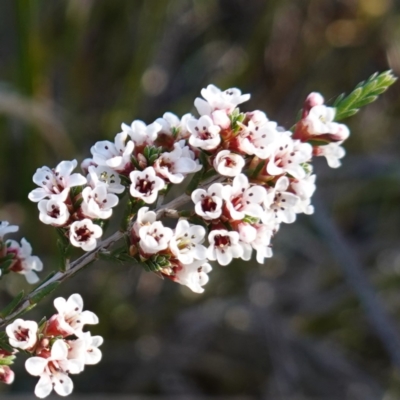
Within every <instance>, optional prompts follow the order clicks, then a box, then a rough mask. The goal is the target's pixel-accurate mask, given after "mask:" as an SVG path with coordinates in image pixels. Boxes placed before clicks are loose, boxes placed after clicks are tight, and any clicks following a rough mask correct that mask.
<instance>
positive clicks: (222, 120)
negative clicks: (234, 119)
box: [212, 110, 231, 129]
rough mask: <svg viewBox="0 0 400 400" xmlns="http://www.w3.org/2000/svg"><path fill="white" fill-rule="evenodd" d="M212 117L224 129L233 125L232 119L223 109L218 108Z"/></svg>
mask: <svg viewBox="0 0 400 400" xmlns="http://www.w3.org/2000/svg"><path fill="white" fill-rule="evenodd" d="M212 119H213V122H214V124H215V125H219V126H220V127H221V128H222V129H227V128H229V127H230V126H231V120H230V119H229V117H228V116H227V115H226V112H225V111H223V110H217V111H214V112H213V113H212Z"/></svg>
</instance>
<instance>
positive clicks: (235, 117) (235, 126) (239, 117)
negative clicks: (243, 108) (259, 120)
mask: <svg viewBox="0 0 400 400" xmlns="http://www.w3.org/2000/svg"><path fill="white" fill-rule="evenodd" d="M245 118H246V115H245V114H244V113H241V112H239V110H238V109H236V110H234V111H233V113H232V114H230V115H229V119H230V120H231V128H232V130H233V132H235V133H238V132H239V131H240V129H241V123H242V122H243V121H244V120H245Z"/></svg>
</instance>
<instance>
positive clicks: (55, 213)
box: [38, 191, 69, 226]
mask: <svg viewBox="0 0 400 400" xmlns="http://www.w3.org/2000/svg"><path fill="white" fill-rule="evenodd" d="M64 192H65V191H64ZM64 192H63V193H64ZM67 194H68V193H67ZM59 196H60V195H58V196H56V195H55V196H53V198H52V199H50V200H41V201H39V203H38V209H39V212H40V214H39V219H40V221H42V222H43V223H44V224H47V225H53V226H63V225H65V224H66V223H67V221H68V219H69V211H68V207H67V205H66V204H65V203H64V201H65V199H62V197H61V198H59Z"/></svg>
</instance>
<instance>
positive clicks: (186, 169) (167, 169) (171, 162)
mask: <svg viewBox="0 0 400 400" xmlns="http://www.w3.org/2000/svg"><path fill="white" fill-rule="evenodd" d="M183 154H184V152H183V149H182V147H181V145H180V143H175V144H174V150H173V151H172V152H170V153H162V154H161V155H160V157H159V158H158V159H157V160H156V161H155V163H154V169H155V171H156V172H157V173H158V174H159V175H161V176H162V177H164V178H165V179H167V180H169V181H170V182H171V183H175V184H177V183H181V182H182V181H183V180H184V179H185V177H186V176H187V175H188V174H191V173H193V172H197V171H199V169H201V166H200V165H199V164H198V162H196V161H194V160H193V159H192V158H190V157H185V156H184V155H183Z"/></svg>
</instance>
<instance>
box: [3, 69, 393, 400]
mask: <svg viewBox="0 0 400 400" xmlns="http://www.w3.org/2000/svg"><path fill="white" fill-rule="evenodd" d="M395 80H396V78H395V77H394V76H393V75H392V73H391V72H390V71H387V72H384V73H382V74H379V75H378V74H374V75H373V76H371V77H370V78H369V79H368V80H367V81H366V82H362V83H361V84H360V85H358V86H357V88H356V89H355V90H354V91H353V92H352V93H350V95H348V96H347V97H345V96H344V95H341V96H339V98H338V99H337V100H336V101H335V103H334V106H333V107H330V106H328V105H326V104H325V101H324V98H323V96H322V95H321V94H319V93H311V94H310V95H309V96H308V97H307V98H306V99H305V101H304V105H303V109H302V112H301V114H300V119H299V120H298V121H297V122H296V124H295V125H294V126H293V127H292V129H291V130H286V129H285V128H283V127H281V126H279V124H278V123H277V122H274V121H271V120H269V119H268V117H267V116H266V114H265V113H264V112H263V111H260V110H255V111H248V112H243V111H241V110H240V109H239V107H238V106H239V105H241V104H242V103H244V102H246V101H247V100H249V98H250V95H249V94H242V92H241V91H240V90H239V89H237V88H231V89H228V90H224V91H222V90H220V89H219V88H217V87H216V86H214V85H208V86H207V88H204V89H203V90H202V91H201V95H202V98H197V99H196V100H195V102H194V105H195V107H196V109H197V111H198V114H199V116H198V117H195V116H193V115H191V114H185V115H184V116H183V117H182V118H179V117H178V116H176V115H174V114H172V113H170V112H167V113H165V114H164V115H163V117H162V118H158V119H156V121H154V122H153V123H151V124H149V125H147V124H146V123H145V122H143V121H140V120H135V121H133V122H132V123H131V124H129V125H128V124H125V123H123V124H122V125H121V130H122V131H121V132H119V133H117V134H116V136H115V138H114V141H99V142H97V143H95V144H94V145H93V146H92V148H91V150H90V151H91V154H92V157H91V158H87V159H85V160H84V161H83V162H82V163H81V169H82V171H83V174H81V173H77V172H74V170H75V169H76V167H77V165H78V162H77V161H76V160H72V161H62V162H61V163H59V164H58V166H56V167H55V168H49V167H46V166H45V167H42V168H39V169H38V170H37V171H36V173H35V174H34V176H33V181H34V183H35V184H36V185H37V186H38V187H37V188H36V189H34V190H32V191H31V192H30V194H29V196H28V197H29V199H30V200H31V201H33V202H36V203H37V204H38V210H39V219H40V220H41V221H42V222H43V223H45V224H47V225H52V226H53V227H55V228H56V229H57V232H58V234H59V237H60V239H59V242H58V245H59V248H60V253H61V259H62V265H61V271H60V272H59V273H58V274H56V275H55V276H53V277H51V278H50V279H49V280H48V281H45V282H44V283H42V284H41V285H40V286H39V287H38V288H37V289H35V290H34V291H33V292H32V293H31V294H30V295H28V296H27V297H25V298H24V296H23V293H22V294H20V295H19V297H17V298H16V299H14V301H13V302H11V303H10V305H9V306H7V307H6V310H3V311H2V312H1V313H0V317H1V318H3V320H2V321H1V322H2V324H3V325H4V324H5V323H8V322H11V321H12V320H13V319H15V318H17V319H15V321H14V322H13V323H12V324H10V325H8V326H7V328H6V332H7V337H8V339H9V344H7V343H4V337H2V336H1V335H0V349H2V350H0V380H2V381H3V382H6V383H11V382H12V381H13V379H14V374H13V372H12V370H11V369H10V365H11V364H12V362H13V358H14V357H15V351H16V349H19V350H20V351H24V352H26V353H28V355H30V357H31V358H29V359H28V360H27V362H26V368H27V370H28V372H29V373H31V374H32V375H34V376H40V380H39V382H38V384H37V386H36V389H35V394H36V395H37V396H38V397H45V396H47V395H48V394H49V393H50V392H51V390H52V388H54V389H55V391H56V392H57V393H58V394H60V395H63V396H65V395H67V394H69V393H71V392H72V389H73V384H72V381H71V379H70V378H69V374H74V373H80V372H81V371H82V370H83V366H84V365H85V364H95V363H97V362H98V361H100V358H101V352H100V350H98V346H99V345H100V344H101V343H102V338H101V337H96V336H95V337H92V336H91V334H90V332H83V331H82V328H83V326H84V325H85V324H95V323H97V322H98V319H97V317H96V316H95V315H94V314H93V313H91V312H88V311H82V310H83V301H82V298H81V297H80V295H77V294H75V295H72V296H71V297H70V298H69V299H68V300H65V299H63V298H58V299H56V300H55V302H54V305H55V307H56V309H57V311H58V313H57V314H55V315H54V316H53V317H51V318H50V319H49V320H46V319H44V320H43V321H42V322H41V323H39V324H37V323H36V322H34V321H24V320H22V319H20V318H19V317H20V315H21V313H22V312H24V311H26V310H27V309H28V308H29V307H31V306H32V305H34V304H36V303H37V302H38V301H40V300H41V299H42V298H43V297H44V296H45V295H48V294H49V293H50V292H51V291H52V290H54V289H55V288H56V287H57V285H58V284H59V283H60V282H61V281H62V280H64V279H65V278H66V277H69V276H72V275H73V274H74V273H75V272H76V271H78V270H79V269H80V268H83V267H84V266H85V265H87V264H88V263H89V262H91V261H93V260H94V259H95V258H96V257H101V258H104V259H107V260H111V261H118V262H129V263H136V264H140V265H142V266H143V268H144V269H145V270H147V271H151V272H153V273H156V274H157V275H159V276H161V277H167V278H169V279H171V280H172V281H174V282H177V283H179V284H181V285H185V286H187V287H188V288H189V289H191V290H192V291H194V292H196V293H202V292H203V291H204V286H205V285H206V284H207V282H208V280H209V276H208V274H209V273H210V272H211V271H212V266H211V263H212V262H217V263H218V264H220V265H222V266H227V265H229V264H230V263H231V262H232V261H233V260H234V259H242V260H245V261H247V260H250V259H251V258H252V257H253V255H254V256H255V258H256V259H257V262H259V263H260V264H263V263H264V262H265V260H266V259H267V258H269V257H272V254H273V252H272V241H273V239H274V236H275V235H276V234H277V232H278V231H279V229H280V227H281V224H290V223H293V222H295V220H296V218H297V215H298V214H312V213H313V212H314V208H313V206H312V196H313V193H314V191H315V189H316V175H315V174H314V172H313V166H312V160H313V157H315V156H324V157H325V158H326V160H327V163H328V165H329V166H330V167H332V168H337V167H339V166H340V165H341V159H342V158H343V157H344V155H345V150H344V148H343V147H342V144H343V143H344V141H345V140H346V139H347V138H348V137H349V135H350V131H349V129H348V127H347V126H346V125H344V124H342V123H339V122H338V121H339V120H341V119H343V118H345V117H348V116H350V115H353V114H355V113H356V112H357V111H358V109H359V108H360V107H362V106H363V105H365V104H368V103H370V102H372V101H374V100H375V99H376V98H377V96H378V95H379V94H380V93H383V92H384V91H385V90H386V89H387V88H388V87H389V86H390V85H391V84H393V83H394V82H395ZM190 175H192V179H191V180H190V182H189V184H188V185H187V187H186V193H187V194H182V195H181V196H179V197H178V198H176V199H174V200H173V201H172V202H170V203H168V204H167V205H165V206H163V205H162V202H163V199H164V197H165V196H166V195H167V193H168V191H169V190H170V188H171V187H172V186H173V185H179V184H181V183H183V182H184V181H185V178H187V177H188V176H190ZM125 195H126V196H129V199H128V202H127V207H126V210H125V214H124V220H123V221H122V224H121V226H122V227H123V232H116V233H114V234H113V235H112V236H110V237H109V238H108V239H106V240H105V241H103V242H100V239H101V237H102V235H103V233H104V230H105V227H106V222H107V220H108V219H110V218H111V216H112V214H113V211H114V209H115V207H117V206H118V205H119V203H120V201H121V199H122V197H123V196H125ZM188 200H191V201H192V203H193V204H192V209H190V210H184V211H181V210H179V208H180V207H181V206H183V205H184V204H185V203H186V202H187V201H188ZM154 205H156V206H155V208H153V209H152V208H151V207H153V206H154ZM164 216H169V217H172V218H177V223H176V225H175V227H174V228H170V227H167V226H165V225H164V223H163V221H162V218H163V217H164ZM16 230H17V227H15V226H10V225H9V224H8V223H7V222H3V223H0V271H1V272H2V273H3V274H4V273H7V272H9V271H15V272H17V273H21V274H25V275H26V277H27V280H28V281H29V282H31V283H33V282H35V281H36V280H37V279H38V278H37V276H36V274H35V273H34V272H33V271H40V270H41V269H42V263H41V262H40V260H39V259H38V258H37V257H35V256H32V255H31V252H32V249H31V248H30V246H29V244H28V243H27V242H26V241H25V239H22V242H21V245H19V244H18V243H17V242H15V241H12V240H7V241H4V240H3V237H4V235H5V234H8V233H11V232H15V231H16ZM122 238H125V239H126V241H125V242H126V243H125V245H124V246H122V247H120V248H117V249H114V250H108V247H109V246H110V245H112V244H114V242H116V241H118V240H120V239H122ZM71 246H73V247H77V248H81V249H82V250H83V251H85V252H86V254H85V255H83V256H82V257H81V258H80V259H78V260H76V261H75V262H73V263H71V264H69V253H70V248H71Z"/></svg>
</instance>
